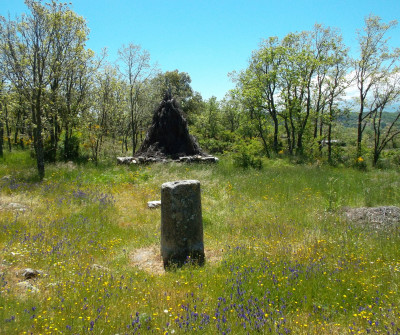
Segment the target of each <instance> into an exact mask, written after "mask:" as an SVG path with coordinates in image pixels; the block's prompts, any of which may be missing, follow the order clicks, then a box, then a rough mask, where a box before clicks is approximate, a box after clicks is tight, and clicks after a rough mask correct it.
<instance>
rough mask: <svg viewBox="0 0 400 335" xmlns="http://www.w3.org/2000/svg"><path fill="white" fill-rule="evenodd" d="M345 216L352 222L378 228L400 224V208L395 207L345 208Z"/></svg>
mask: <svg viewBox="0 0 400 335" xmlns="http://www.w3.org/2000/svg"><path fill="white" fill-rule="evenodd" d="M344 215H345V217H346V218H347V219H348V220H349V221H351V222H355V223H361V224H371V225H374V226H375V227H377V228H378V227H385V226H393V225H396V224H398V223H399V222H400V208H399V207H395V206H384V207H361V208H345V209H344Z"/></svg>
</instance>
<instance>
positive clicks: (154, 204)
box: [147, 200, 161, 209]
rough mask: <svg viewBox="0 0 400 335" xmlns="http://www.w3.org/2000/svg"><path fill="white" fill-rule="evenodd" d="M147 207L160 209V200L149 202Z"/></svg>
mask: <svg viewBox="0 0 400 335" xmlns="http://www.w3.org/2000/svg"><path fill="white" fill-rule="evenodd" d="M147 207H148V208H150V209H154V208H159V207H161V200H156V201H149V202H148V203H147Z"/></svg>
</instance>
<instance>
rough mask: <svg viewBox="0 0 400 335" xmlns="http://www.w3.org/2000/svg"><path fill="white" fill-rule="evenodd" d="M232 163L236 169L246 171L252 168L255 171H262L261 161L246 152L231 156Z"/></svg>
mask: <svg viewBox="0 0 400 335" xmlns="http://www.w3.org/2000/svg"><path fill="white" fill-rule="evenodd" d="M233 163H234V165H235V166H237V167H241V168H244V169H247V168H249V167H252V168H254V169H257V170H261V169H262V160H261V159H260V158H258V157H254V156H252V155H250V154H248V153H246V152H241V153H239V154H236V155H234V156H233Z"/></svg>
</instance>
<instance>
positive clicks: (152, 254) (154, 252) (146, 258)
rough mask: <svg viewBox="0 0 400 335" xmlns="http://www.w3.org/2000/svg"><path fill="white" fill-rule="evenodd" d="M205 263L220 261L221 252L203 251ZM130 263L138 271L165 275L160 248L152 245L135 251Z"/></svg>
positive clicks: (132, 253)
mask: <svg viewBox="0 0 400 335" xmlns="http://www.w3.org/2000/svg"><path fill="white" fill-rule="evenodd" d="M204 253H205V256H206V263H209V264H216V263H218V262H220V261H221V259H222V250H215V249H205V250H204ZM130 260H131V263H132V264H133V265H134V266H136V267H138V268H139V269H141V270H143V271H146V272H148V273H151V274H157V275H162V274H164V273H165V270H164V266H163V261H162V258H161V253H160V248H159V247H157V246H155V245H153V246H150V247H146V248H139V249H135V250H133V251H132V252H131V254H130Z"/></svg>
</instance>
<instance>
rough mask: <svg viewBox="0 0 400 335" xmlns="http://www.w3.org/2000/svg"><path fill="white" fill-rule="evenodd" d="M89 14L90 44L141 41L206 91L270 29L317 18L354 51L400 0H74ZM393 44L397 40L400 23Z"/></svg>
mask: <svg viewBox="0 0 400 335" xmlns="http://www.w3.org/2000/svg"><path fill="white" fill-rule="evenodd" d="M68 2H72V9H73V10H74V11H75V12H76V13H77V14H79V15H81V16H83V17H84V18H86V20H87V24H88V27H89V28H90V35H89V38H90V39H89V41H88V43H87V46H88V47H89V48H91V49H93V50H94V51H95V52H96V53H99V52H100V51H101V49H102V48H103V47H107V48H108V53H109V57H110V60H111V61H112V60H114V59H116V57H117V56H116V55H117V50H118V49H119V48H120V47H121V46H122V45H123V44H129V43H134V44H140V45H141V46H142V47H143V48H144V49H146V50H148V51H149V52H150V55H151V59H152V61H153V62H157V63H158V65H159V68H160V69H161V70H162V71H173V70H175V69H178V70H179V71H183V72H187V73H188V74H189V75H190V77H191V78H192V87H193V89H194V90H196V91H198V92H200V93H201V94H202V96H203V98H205V99H208V98H210V97H211V96H212V95H215V96H216V97H217V98H218V99H221V98H223V97H224V95H225V93H226V92H227V91H228V90H229V89H231V88H233V86H234V84H233V83H232V82H231V81H230V79H229V78H228V73H229V72H232V71H240V70H242V69H244V68H246V65H247V62H248V59H249V58H250V56H251V52H252V51H253V50H255V49H257V48H258V45H259V43H260V41H261V40H262V39H264V38H268V37H270V36H278V37H280V38H282V37H284V36H285V35H286V34H288V33H290V32H296V31H303V30H310V29H312V27H313V25H314V24H315V23H322V24H324V25H325V26H331V27H336V28H339V29H340V30H341V31H342V34H343V37H344V40H345V43H346V44H347V45H348V46H349V47H351V48H352V51H353V52H356V51H357V46H356V30H357V29H362V27H363V25H364V18H365V17H366V16H368V15H369V14H370V13H373V14H375V15H378V16H380V17H381V18H382V19H383V21H384V22H388V21H391V20H398V19H400V1H399V0H373V1H371V0H336V1H331V0H329V1H322V0H320V1H316V0H303V1H294V0H292V1H290V0H275V1H269V0H268V1H267V0H247V1H244V0H213V1H209V0H70V1H68ZM24 11H26V7H25V5H24V1H23V0H0V15H3V16H8V14H10V15H11V17H14V16H15V15H20V14H21V13H23V12H24ZM390 35H391V36H392V39H391V44H392V45H394V46H396V47H400V27H397V28H396V29H394V30H392V31H391V33H390Z"/></svg>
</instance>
